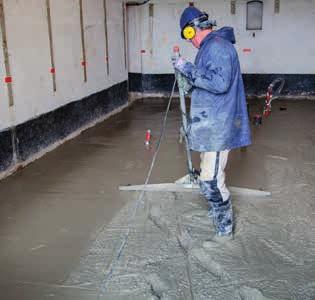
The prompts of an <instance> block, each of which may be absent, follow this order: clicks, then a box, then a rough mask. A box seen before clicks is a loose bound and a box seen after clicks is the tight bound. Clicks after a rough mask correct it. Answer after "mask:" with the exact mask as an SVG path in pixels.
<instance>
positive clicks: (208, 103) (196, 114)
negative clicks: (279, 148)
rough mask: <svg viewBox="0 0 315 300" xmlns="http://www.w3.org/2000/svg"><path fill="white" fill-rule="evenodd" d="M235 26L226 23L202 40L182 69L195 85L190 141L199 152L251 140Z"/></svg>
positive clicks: (248, 142)
mask: <svg viewBox="0 0 315 300" xmlns="http://www.w3.org/2000/svg"><path fill="white" fill-rule="evenodd" d="M234 43H235V36H234V31H233V28H231V27H223V28H221V29H220V30H217V31H213V32H211V33H209V34H208V35H207V36H206V38H205V39H204V40H203V41H202V43H201V45H200V49H199V51H198V54H197V56H196V59H195V64H192V63H190V62H187V63H186V64H185V65H184V67H183V70H181V71H182V73H183V74H184V75H185V77H186V78H187V79H188V81H189V82H190V84H191V85H192V86H193V91H192V96H191V110H190V117H191V120H190V124H189V129H188V130H189V132H188V136H189V143H190V148H191V149H192V150H194V151H199V152H212V151H215V152H216V151H223V150H230V149H234V148H239V147H243V146H247V145H249V144H251V133H250V127H249V120H248V113H247V104H246V98H245V91H244V85H243V80H242V74H241V70H240V64H239V60H238V55H237V52H236V50H235V48H234V46H233V44H234Z"/></svg>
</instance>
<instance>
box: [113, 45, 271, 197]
mask: <svg viewBox="0 0 315 300" xmlns="http://www.w3.org/2000/svg"><path fill="white" fill-rule="evenodd" d="M173 52H174V53H173V56H175V59H176V58H179V57H180V51H179V48H178V47H174V51H173ZM176 82H177V85H178V91H179V98H180V111H181V115H182V127H181V129H180V135H181V136H182V138H183V140H184V141H185V150H186V162H187V171H188V174H187V175H186V176H184V177H182V178H180V179H178V180H176V181H175V182H174V183H161V184H148V182H149V180H150V176H151V174H152V170H153V167H154V164H155V161H156V157H157V154H158V152H159V149H160V146H161V142H162V139H163V137H164V134H165V129H166V121H167V116H168V112H169V109H170V105H171V101H172V98H173V95H174V88H175V83H176ZM187 85H189V84H188V83H187V81H186V79H185V78H184V76H183V75H181V74H180V73H179V72H177V71H176V70H175V82H174V85H173V89H172V93H171V96H170V98H169V102H168V106H167V109H166V112H165V116H164V119H163V124H162V131H161V134H160V137H159V140H158V143H157V146H156V150H155V152H154V155H153V159H152V162H151V166H150V169H149V172H148V175H147V178H146V180H145V183H144V184H143V185H127V186H120V187H119V190H121V191H141V192H142V193H141V197H140V198H142V197H143V192H144V191H148V192H199V191H200V188H199V184H198V180H199V178H198V177H199V174H198V171H196V170H195V169H194V168H193V165H192V159H191V151H190V148H189V143H188V117H187V110H186V99H185V91H187ZM229 190H230V191H231V193H232V194H234V195H235V194H237V195H241V196H244V195H247V196H248V195H250V196H258V197H259V196H260V197H269V196H271V193H270V192H266V191H261V190H253V189H246V188H239V187H229Z"/></svg>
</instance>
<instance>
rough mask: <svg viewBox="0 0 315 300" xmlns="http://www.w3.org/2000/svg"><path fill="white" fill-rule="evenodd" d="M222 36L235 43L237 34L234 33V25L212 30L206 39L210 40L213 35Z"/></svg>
mask: <svg viewBox="0 0 315 300" xmlns="http://www.w3.org/2000/svg"><path fill="white" fill-rule="evenodd" d="M215 36H218V37H221V38H223V39H225V40H227V41H229V42H231V43H232V44H235V42H236V41H235V35H234V29H233V28H232V27H227V26H226V27H222V28H220V29H219V30H215V31H212V32H211V33H210V34H209V35H208V37H206V39H205V40H208V38H212V37H215Z"/></svg>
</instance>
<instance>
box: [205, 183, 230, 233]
mask: <svg viewBox="0 0 315 300" xmlns="http://www.w3.org/2000/svg"><path fill="white" fill-rule="evenodd" d="M199 185H200V189H201V192H202V194H203V196H204V197H205V198H206V200H208V202H209V206H210V207H211V213H212V216H213V223H214V226H215V229H216V235H217V236H229V235H232V232H233V209H232V203H231V198H229V199H228V200H227V201H223V199H222V195H221V193H220V191H219V189H218V187H217V180H212V181H201V180H200V181H199Z"/></svg>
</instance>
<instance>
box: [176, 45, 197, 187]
mask: <svg viewBox="0 0 315 300" xmlns="http://www.w3.org/2000/svg"><path fill="white" fill-rule="evenodd" d="M174 55H175V57H179V56H180V53H179V48H178V47H175V48H174ZM175 76H176V79H177V85H178V91H179V100H180V110H181V115H182V123H183V126H182V128H181V135H182V136H184V138H185V148H186V158H187V167H188V174H189V175H190V179H191V182H193V181H194V170H193V166H192V159H191V152H190V148H189V143H188V135H187V132H188V121H187V110H186V100H185V91H184V86H185V80H186V79H185V78H184V77H183V75H182V74H180V73H179V72H177V71H175Z"/></svg>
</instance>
